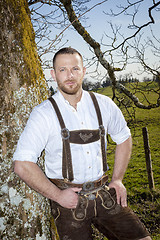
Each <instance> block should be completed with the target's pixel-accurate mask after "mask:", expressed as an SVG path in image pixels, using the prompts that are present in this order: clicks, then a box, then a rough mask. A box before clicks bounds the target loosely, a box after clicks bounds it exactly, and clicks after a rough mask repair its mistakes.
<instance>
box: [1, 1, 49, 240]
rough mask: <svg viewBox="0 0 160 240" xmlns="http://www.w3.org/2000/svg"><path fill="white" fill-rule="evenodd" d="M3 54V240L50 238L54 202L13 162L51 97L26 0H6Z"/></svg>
mask: <svg viewBox="0 0 160 240" xmlns="http://www.w3.org/2000/svg"><path fill="white" fill-rule="evenodd" d="M0 54H1V55H0V123H1V128H0V145H1V152H0V157H1V166H0V168H1V169H0V177H1V179H0V181H1V189H0V196H1V201H0V207H1V208H0V217H1V218H0V232H1V235H0V239H4V240H13V239H47V240H48V239H51V238H52V237H51V234H50V230H49V229H50V221H49V220H50V208H49V203H48V201H47V200H46V199H45V198H43V197H42V196H41V195H39V194H37V193H36V192H34V191H32V190H31V189H30V188H29V187H28V186H26V185H25V183H23V182H22V181H21V180H20V179H19V178H18V177H17V176H16V175H15V174H14V172H13V164H12V156H13V152H14V150H15V148H16V144H17V141H18V138H19V135H20V134H21V132H22V130H23V129H24V126H25V124H26V121H27V119H28V117H29V114H30V112H31V110H32V109H33V107H34V106H35V105H37V104H38V103H40V102H41V101H42V100H44V99H46V98H47V95H48V90H47V85H46V82H45V79H44V75H43V72H42V68H41V64H40V60H39V58H38V54H37V49H36V44H35V36H34V30H33V27H32V24H31V19H30V11H29V8H28V5H27V1H26V0H18V1H14V0H1V1H0ZM40 164H41V165H43V158H42V159H41V160H40ZM37 180H38V179H37ZM52 239H53V238H52Z"/></svg>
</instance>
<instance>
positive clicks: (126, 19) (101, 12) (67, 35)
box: [36, 0, 160, 87]
mask: <svg viewBox="0 0 160 240" xmlns="http://www.w3.org/2000/svg"><path fill="white" fill-rule="evenodd" d="M100 2H102V1H98V0H97V1H96V0H91V1H90V3H89V4H87V6H88V7H93V6H94V5H95V4H97V3H100ZM126 2H127V1H126V0H114V1H113V0H108V1H106V2H104V3H103V4H101V5H98V6H97V7H95V8H93V9H92V10H91V11H89V12H87V13H86V14H85V17H86V18H87V19H86V22H82V25H84V26H87V28H86V29H87V31H88V32H89V33H90V35H91V36H92V37H93V38H94V39H95V40H96V41H97V42H101V40H102V37H103V42H104V43H105V44H108V43H109V41H110V40H109V38H106V37H105V35H106V34H107V35H108V36H109V37H110V36H112V31H111V28H110V25H109V24H108V22H109V21H111V22H112V24H116V25H117V26H121V32H122V33H123V35H124V37H128V36H130V34H133V32H135V30H134V29H129V28H128V24H129V23H130V24H131V23H132V22H131V16H129V15H126V14H123V15H119V16H117V17H110V16H108V15H106V14H105V13H106V12H110V9H112V10H113V11H114V12H115V13H117V12H118V10H119V9H120V5H122V4H125V3H126ZM130 2H135V0H130ZM37 6H38V5H37ZM37 6H36V7H37ZM117 6H118V8H117ZM151 6H152V0H144V1H143V5H142V6H140V7H139V12H138V14H137V17H136V18H135V21H136V24H137V25H143V24H144V23H146V21H149V20H150V19H149V16H148V8H149V7H151ZM50 10H51V7H50V6H49V5H46V6H43V8H41V9H40V10H39V11H42V12H43V14H45V13H48V12H49V11H50ZM132 10H133V9H129V10H128V13H129V14H131V13H132V12H133V11H132ZM152 14H153V16H154V18H155V20H156V23H155V24H152V29H153V30H154V32H155V34H156V37H157V38H158V39H160V31H157V30H158V29H159V27H160V18H159V15H158V12H156V11H153V12H152ZM80 21H81V19H80ZM50 30H51V34H50V36H51V38H52V39H55V35H58V34H59V33H60V32H61V31H62V29H60V30H55V28H51V29H50ZM148 36H151V35H150V27H147V28H146V29H145V31H143V36H142V38H143V43H144V42H145V41H147V39H148ZM121 40H122V37H121V36H120V35H119V36H118V38H117V43H118V42H120V41H121ZM65 41H67V44H66V45H65V46H71V47H73V48H76V49H77V50H78V51H79V52H80V53H81V54H82V56H84V57H91V56H92V54H91V52H90V50H89V46H88V45H87V44H86V43H85V41H84V40H83V39H82V37H81V36H80V35H79V34H78V33H77V32H76V31H74V30H73V27H72V26H70V27H69V28H68V29H67V30H66V31H65V32H64V37H63V41H62V42H61V44H62V43H65ZM130 43H131V42H130ZM61 44H60V45H61ZM60 45H59V47H60ZM102 50H103V51H105V50H107V46H105V45H104V46H102ZM53 54H54V53H53ZM53 54H46V55H45V56H43V57H42V60H45V59H52V57H53ZM130 54H132V55H133V56H134V54H135V53H134V52H133V51H131V52H130ZM145 56H146V59H147V61H149V62H150V64H152V63H153V64H154V63H155V62H156V61H158V64H159V60H158V58H156V57H154V56H153V54H152V52H151V49H149V48H148V49H146V55H145ZM107 60H108V61H110V59H109V58H108V59H107ZM116 61H121V57H120V56H118V57H115V62H116ZM130 62H132V64H129V65H128V66H127V68H126V70H125V71H123V72H121V73H119V75H125V74H132V75H133V77H136V78H138V79H139V80H142V79H143V78H144V76H148V75H147V74H140V75H139V73H141V71H140V70H139V69H140V65H138V64H136V63H133V60H131V59H130ZM115 66H116V67H119V66H120V63H117V64H115ZM94 70H95V66H92V68H90V69H88V72H87V73H88V74H87V75H86V77H87V79H89V80H92V76H93V74H91V72H92V71H94ZM99 71H100V72H101V73H102V76H104V75H105V72H106V71H105V70H104V69H103V67H100V70H99ZM44 73H45V76H46V79H50V78H51V76H50V69H48V70H45V71H44ZM137 73H138V74H137ZM117 76H118V75H117ZM49 84H53V82H49ZM54 86H56V85H55V84H53V87H54Z"/></svg>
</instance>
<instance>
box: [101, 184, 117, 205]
mask: <svg viewBox="0 0 160 240" xmlns="http://www.w3.org/2000/svg"><path fill="white" fill-rule="evenodd" d="M98 195H99V197H100V198H101V201H102V206H103V207H104V208H106V209H108V210H109V209H111V208H113V207H114V206H115V204H116V191H115V189H114V188H111V189H109V190H106V189H101V190H99V191H98Z"/></svg>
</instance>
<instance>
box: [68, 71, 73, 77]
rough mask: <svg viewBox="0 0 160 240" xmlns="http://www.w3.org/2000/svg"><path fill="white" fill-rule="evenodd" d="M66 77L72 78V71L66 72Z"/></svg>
mask: <svg viewBox="0 0 160 240" xmlns="http://www.w3.org/2000/svg"><path fill="white" fill-rule="evenodd" d="M67 76H68V78H72V77H73V72H72V70H68V72H67Z"/></svg>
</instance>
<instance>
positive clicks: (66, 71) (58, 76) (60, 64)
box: [51, 53, 86, 95]
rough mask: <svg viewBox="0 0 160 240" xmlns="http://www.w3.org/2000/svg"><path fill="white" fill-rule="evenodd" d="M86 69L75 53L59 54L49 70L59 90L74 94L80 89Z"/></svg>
mask: <svg viewBox="0 0 160 240" xmlns="http://www.w3.org/2000/svg"><path fill="white" fill-rule="evenodd" d="M85 72H86V69H85V68H84V67H83V62H82V59H81V57H80V56H79V55H78V54H77V53H75V54H60V55H58V56H57V57H56V62H55V68H54V70H53V71H52V72H51V74H52V76H53V79H55V80H56V82H57V84H58V88H59V90H60V91H62V92H64V93H66V94H69V95H74V94H76V93H77V92H78V91H81V89H82V81H83V77H84V75H85Z"/></svg>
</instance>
